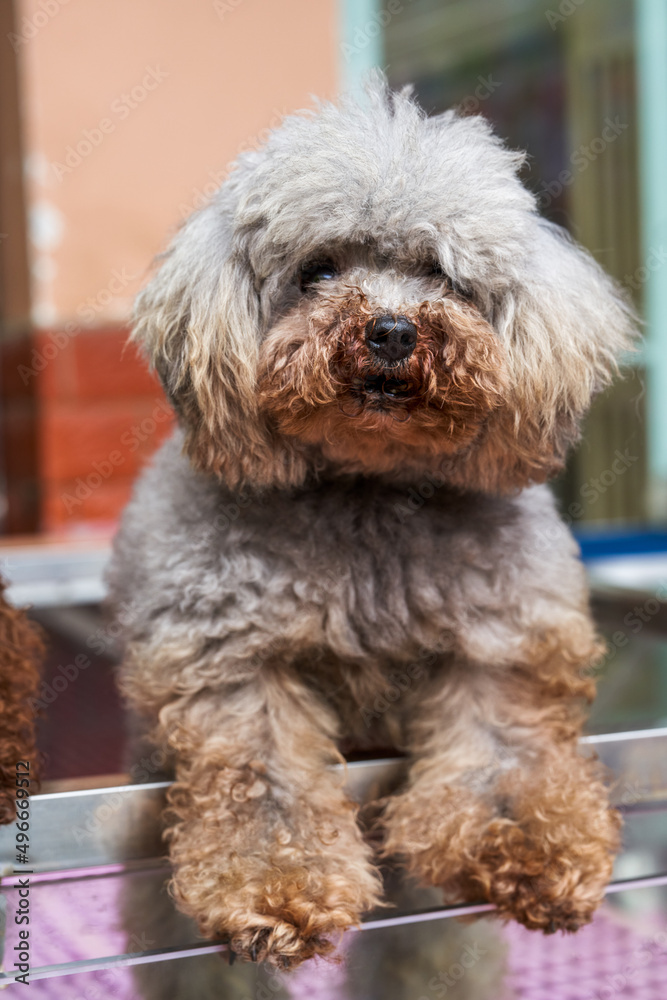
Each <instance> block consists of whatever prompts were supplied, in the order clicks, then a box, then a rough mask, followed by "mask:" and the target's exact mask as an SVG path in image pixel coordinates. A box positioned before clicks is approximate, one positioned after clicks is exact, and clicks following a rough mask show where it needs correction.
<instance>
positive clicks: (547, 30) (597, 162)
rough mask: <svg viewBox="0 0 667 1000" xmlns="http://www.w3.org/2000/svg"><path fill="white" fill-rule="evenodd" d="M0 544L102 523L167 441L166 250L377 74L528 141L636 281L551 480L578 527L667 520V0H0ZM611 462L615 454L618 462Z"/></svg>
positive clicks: (547, 191) (566, 213)
mask: <svg viewBox="0 0 667 1000" xmlns="http://www.w3.org/2000/svg"><path fill="white" fill-rule="evenodd" d="M0 10H1V11H2V14H1V17H2V23H1V24H0V43H1V44H2V81H1V84H2V89H1V101H2V106H1V115H0V122H1V124H0V156H1V174H0V310H1V316H2V360H3V384H2V416H3V438H2V452H1V459H0V463H1V464H0V474H1V477H2V497H3V500H2V505H3V506H2V528H3V531H4V532H5V533H8V534H16V533H21V534H25V533H33V532H41V533H44V532H46V533H58V534H60V535H62V534H65V535H68V536H81V535H82V534H90V533H92V532H97V533H99V532H102V533H108V532H109V530H110V529H111V527H112V526H113V524H114V522H115V520H116V518H117V516H118V513H119V511H120V510H121V509H122V507H123V505H124V503H125V502H126V501H127V499H128V496H129V492H130V488H131V484H132V481H133V479H134V477H135V476H136V474H137V471H138V470H139V468H140V466H141V465H142V463H143V462H144V461H145V460H146V458H147V456H148V455H149V454H150V453H151V452H152V451H153V450H154V448H155V447H156V446H157V445H158V444H159V442H160V440H161V439H162V438H163V437H164V435H165V434H166V433H167V432H168V428H169V424H170V418H169V415H168V411H167V409H166V408H165V404H164V403H163V399H162V395H161V392H160V389H159V388H158V386H157V384H156V383H155V382H154V381H153V380H152V379H151V378H150V377H149V376H148V375H147V374H146V371H145V367H144V365H143V364H142V363H141V361H139V360H138V359H137V358H136V356H135V354H134V351H133V350H132V349H129V350H127V351H125V352H123V345H124V344H125V340H126V337H127V332H128V315H129V311H130V308H131V303H132V298H133V296H134V294H135V293H136V291H137V289H138V288H139V287H140V285H141V284H142V281H143V280H145V277H146V274H147V269H148V267H149V264H150V261H151V259H152V257H153V255H154V254H155V253H156V252H157V251H158V250H159V249H160V248H161V247H163V246H164V244H165V242H166V240H167V238H168V236H169V234H170V233H172V232H173V231H174V230H175V229H176V227H177V226H178V225H179V223H180V222H181V221H182V220H183V219H184V218H185V217H186V216H187V215H188V214H189V213H190V212H191V211H193V209H195V208H196V207H197V206H199V205H201V204H202V203H203V202H204V201H205V200H206V199H207V198H208V197H210V195H211V194H212V192H213V191H214V190H215V188H216V187H217V186H218V185H219V183H220V182H221V180H222V179H223V178H224V177H225V176H226V174H227V172H228V170H229V167H230V164H231V162H232V161H233V159H234V157H235V156H236V154H237V153H238V152H239V151H240V150H242V149H244V148H248V147H250V146H252V145H254V144H256V143H257V142H261V139H262V136H263V135H265V134H266V131H267V130H268V129H270V128H272V127H274V126H275V125H276V124H278V123H279V121H280V119H281V118H282V116H283V115H285V114H286V113H289V112H292V111H294V110H297V109H299V108H302V107H306V106H309V105H311V104H312V95H317V96H319V97H325V98H334V97H335V96H336V94H337V93H338V92H339V91H340V90H341V89H342V88H352V89H354V88H356V87H358V86H359V82H360V79H361V78H362V77H363V74H364V73H365V72H366V71H367V70H368V69H369V68H370V67H372V66H382V67H384V69H385V70H386V72H387V74H388V76H389V79H390V81H391V83H392V84H393V85H395V86H400V85H402V84H405V83H412V84H413V85H414V86H415V89H416V92H417V94H418V95H419V98H420V99H421V101H422V103H423V105H424V107H425V108H426V109H427V111H428V112H430V113H433V112H438V111H441V110H443V109H444V108H446V107H449V106H450V105H452V104H460V105H462V107H463V108H464V109H465V110H466V111H468V112H469V113H480V114H483V115H485V116H487V117H488V118H489V119H490V120H491V121H492V122H493V123H494V125H495V127H496V128H497V130H498V132H499V133H500V135H502V136H503V137H504V138H505V139H507V141H508V142H509V143H510V144H511V145H513V146H517V147H521V148H525V149H527V150H528V152H529V154H530V162H529V169H528V171H527V172H526V181H527V183H528V184H529V185H530V186H531V187H532V189H533V190H534V191H535V192H536V194H537V195H538V198H539V202H540V206H541V208H542V211H543V212H544V213H545V214H546V215H547V216H549V217H550V218H552V219H554V220H555V221H557V222H559V223H561V224H562V225H565V226H567V228H568V229H569V230H570V231H571V232H572V233H573V234H574V235H575V236H576V237H577V239H579V240H580V241H581V242H582V243H583V244H584V245H585V246H587V247H588V248H589V249H590V250H591V251H592V252H593V254H594V255H595V256H596V257H597V259H598V260H599V261H600V262H601V263H602V264H603V265H604V266H605V267H606V268H607V270H609V271H610V272H611V273H612V274H613V275H614V276H615V277H616V278H617V279H618V280H619V281H620V282H621V283H622V284H623V285H624V286H625V287H626V288H627V289H628V290H629V292H630V293H631V295H632V296H633V298H634V299H635V301H636V303H637V305H638V307H639V308H640V310H641V312H642V314H643V315H644V316H645V318H646V320H647V334H648V337H647V343H646V347H645V349H644V351H643V352H641V353H640V354H638V355H636V356H635V357H633V358H632V359H629V365H628V371H627V375H626V378H625V379H624V380H623V381H619V382H618V383H617V384H616V385H615V386H614V387H613V389H611V390H610V391H609V392H608V393H607V394H606V395H605V396H603V397H602V398H600V399H599V400H598V401H597V404H596V405H595V407H594V409H593V412H592V413H591V415H590V418H589V420H588V423H587V425H586V430H585V435H584V440H583V443H582V445H581V447H580V448H579V449H578V450H577V452H576V453H575V454H574V455H573V456H572V459H571V462H570V465H569V468H568V470H567V473H566V475H565V476H563V477H562V481H561V482H560V483H559V484H558V492H559V495H560V498H561V501H562V503H563V510H564V512H565V513H566V516H568V517H569V518H571V519H572V521H573V522H574V526H575V528H579V529H582V530H584V531H586V530H588V529H591V528H595V529H598V530H599V529H602V528H605V529H612V528H613V529H614V530H615V533H616V535H618V534H619V533H623V532H627V530H628V529H629V528H632V529H637V528H642V527H643V528H646V527H647V526H649V525H650V526H653V527H655V526H659V525H662V524H664V522H665V520H666V519H667V442H665V435H666V434H667V283H666V282H665V275H666V274H667V231H666V227H667V221H666V220H667V211H666V208H665V204H666V201H667V188H666V186H665V184H664V176H665V173H666V172H667V149H666V146H667V135H666V133H667V127H666V123H665V104H666V103H667V68H666V63H667V45H666V42H665V37H664V28H665V25H664V22H665V4H664V2H663V0H465V2H463V0H449V2H447V0H318V3H316V4H312V3H307V2H306V0H280V2H279V3H272V2H269V0H197V2H194V3H193V2H185V0H180V2H179V0H95V2H94V3H93V2H91V0H14V2H12V0H1V2H0ZM619 453H620V457H619Z"/></svg>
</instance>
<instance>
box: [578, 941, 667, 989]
mask: <svg viewBox="0 0 667 1000" xmlns="http://www.w3.org/2000/svg"><path fill="white" fill-rule="evenodd" d="M666 952H667V933H666V932H665V931H664V930H661V931H657V932H656V933H655V934H653V935H651V937H650V938H648V939H647V940H644V941H643V942H642V943H641V944H640V945H638V946H637V947H636V948H635V949H634V950H633V952H632V954H631V955H630V956H629V958H628V960H626V961H625V962H624V965H623V969H622V971H621V970H619V971H618V972H614V973H610V974H609V975H607V976H605V982H604V985H603V986H600V987H598V988H597V989H596V990H595V992H594V993H587V995H586V998H585V1000H612V997H615V996H619V995H624V996H628V995H629V991H628V987H629V986H630V984H631V982H632V980H633V979H634V978H635V976H636V975H637V973H638V972H639V970H640V969H642V968H644V967H645V966H647V965H649V964H650V963H651V962H654V961H655V960H656V958H658V957H660V958H661V957H662V956H663V955H665V953H666ZM632 992H633V993H634V990H632Z"/></svg>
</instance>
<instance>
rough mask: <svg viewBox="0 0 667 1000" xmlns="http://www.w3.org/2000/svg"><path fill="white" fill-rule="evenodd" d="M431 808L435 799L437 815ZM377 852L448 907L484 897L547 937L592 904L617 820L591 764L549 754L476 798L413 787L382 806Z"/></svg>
mask: <svg viewBox="0 0 667 1000" xmlns="http://www.w3.org/2000/svg"><path fill="white" fill-rule="evenodd" d="M434 801H438V806H437V809H436V808H434ZM387 822H388V828H389V837H388V840H387V844H386V848H385V850H386V851H387V852H392V851H396V852H399V853H402V854H404V855H406V858H407V863H408V867H409V869H410V871H411V872H412V874H413V875H415V876H417V877H418V878H419V879H420V880H422V881H425V882H428V883H431V884H433V885H439V886H441V887H442V888H443V889H444V892H445V895H446V897H447V898H448V899H450V900H452V901H467V902H469V901H474V900H476V899H479V898H480V897H481V898H484V899H486V900H488V901H489V902H492V903H494V904H495V906H496V909H497V912H498V915H499V916H503V917H513V918H514V919H516V920H518V921H519V922H520V923H522V924H524V925H525V926H526V927H528V928H530V929H534V930H543V931H545V932H547V933H550V932H553V931H556V930H560V929H562V930H568V931H574V930H577V929H578V928H579V927H580V926H582V925H583V924H586V923H588V922H589V921H590V920H591V917H592V915H593V912H594V911H595V909H596V907H597V906H598V905H599V903H600V902H601V900H602V898H603V896H604V891H605V887H606V885H607V883H608V881H609V878H610V876H611V870H612V863H613V855H614V853H615V851H616V850H617V849H618V841H619V827H620V817H619V815H618V813H617V812H616V811H615V810H612V809H610V808H609V805H608V799H607V792H606V789H605V787H604V785H603V784H602V782H601V781H600V780H599V779H598V777H597V775H596V766H595V763H594V762H593V761H590V760H585V759H584V758H581V757H577V756H574V755H565V756H564V758H562V759H557V758H556V757H554V759H553V760H551V761H550V762H549V763H548V764H546V763H545V765H544V766H543V767H542V768H540V769H539V770H537V769H536V770H534V771H532V772H528V773H526V772H523V771H520V770H518V769H516V770H513V771H508V772H506V773H505V774H504V775H502V776H501V777H500V778H499V779H498V780H497V781H496V783H495V785H494V789H493V795H489V796H486V797H484V798H482V797H479V796H477V795H476V794H475V793H474V792H473V791H471V790H470V789H467V788H460V787H459V788H444V789H440V790H439V793H438V796H437V799H436V798H435V795H434V792H433V793H432V794H431V795H430V796H429V797H425V793H424V790H423V789H422V790H420V793H419V795H416V794H415V790H413V791H412V792H408V793H406V795H404V796H402V797H401V799H399V800H397V801H396V803H395V804H393V803H392V804H390V805H389V806H388V809H387Z"/></svg>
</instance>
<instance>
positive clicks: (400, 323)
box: [366, 316, 417, 361]
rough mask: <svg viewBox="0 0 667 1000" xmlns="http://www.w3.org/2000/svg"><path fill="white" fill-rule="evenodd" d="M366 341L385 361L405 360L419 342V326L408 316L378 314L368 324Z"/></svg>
mask: <svg viewBox="0 0 667 1000" xmlns="http://www.w3.org/2000/svg"><path fill="white" fill-rule="evenodd" d="M366 342H367V343H368V346H369V347H370V348H371V350H372V351H373V353H374V354H376V355H377V356H378V357H380V358H382V360H383V361H404V360H405V359H406V358H409V357H410V355H411V354H412V352H413V351H414V349H415V344H416V343H417V327H416V326H415V325H414V323H411V322H410V320H409V319H408V318H407V317H406V316H377V317H376V318H375V319H372V320H370V321H369V322H368V323H367V324H366Z"/></svg>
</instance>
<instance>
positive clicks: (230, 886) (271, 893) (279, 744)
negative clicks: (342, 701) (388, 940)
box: [160, 670, 380, 968]
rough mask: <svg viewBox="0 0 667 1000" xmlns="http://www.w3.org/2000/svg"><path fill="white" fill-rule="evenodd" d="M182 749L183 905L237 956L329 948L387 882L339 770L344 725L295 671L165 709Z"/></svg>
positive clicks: (179, 875)
mask: <svg viewBox="0 0 667 1000" xmlns="http://www.w3.org/2000/svg"><path fill="white" fill-rule="evenodd" d="M160 721H161V726H162V730H163V733H164V738H165V740H166V741H168V742H169V743H170V745H171V746H172V748H173V749H174V750H175V751H176V754H177V765H176V782H175V784H174V786H173V788H172V790H171V791H170V794H169V805H170V811H171V814H172V818H173V824H172V825H171V827H170V829H169V831H168V838H169V840H170V844H171V859H172V862H173V865H174V876H173V882H172V889H173V893H174V896H175V898H176V900H177V902H178V904H179V906H180V907H181V908H182V909H183V910H184V911H185V912H186V913H188V914H190V915H191V916H192V917H194V918H195V919H196V920H197V922H198V924H199V927H200V929H201V931H202V933H203V934H204V935H206V936H207V937H213V936H224V937H227V938H228V939H229V941H230V946H231V948H233V950H234V952H235V953H236V954H237V955H239V956H241V957H243V958H246V959H259V960H264V961H268V962H271V963H273V964H274V965H277V966H279V967H281V968H291V967H294V966H296V965H298V964H299V963H300V962H302V961H303V960H304V959H307V958H310V957H311V956H312V955H315V954H319V955H325V954H328V953H329V952H331V951H332V950H333V948H334V947H335V940H333V939H335V938H336V937H337V936H339V935H340V933H341V932H342V931H344V930H346V929H347V928H349V927H350V926H352V925H354V924H356V923H357V922H358V921H359V918H360V916H361V915H362V913H363V912H364V911H365V910H367V909H370V908H371V907H373V906H374V905H375V903H376V902H377V897H378V892H379V888H380V886H379V880H378V878H377V875H376V873H375V871H374V869H373V868H372V866H371V861H370V852H369V849H368V848H367V846H366V845H365V844H364V841H363V839H362V836H361V833H360V831H359V829H358V827H357V824H356V808H355V806H354V805H353V804H352V803H351V802H350V801H349V800H348V799H347V798H346V796H345V794H344V791H343V789H342V787H341V778H340V776H339V775H337V774H336V773H335V772H334V771H332V769H331V767H330V766H329V765H331V764H332V763H334V762H335V761H336V760H337V759H339V756H338V754H337V751H336V747H335V743H334V736H335V728H336V720H335V718H334V717H333V715H332V713H331V712H330V711H329V710H328V709H327V708H326V706H325V705H323V704H322V703H321V702H320V701H319V700H317V699H316V698H315V697H314V696H313V695H312V693H310V692H309V691H308V690H307V689H306V688H305V687H304V686H302V685H301V684H300V683H299V681H298V679H297V678H295V677H294V675H293V674H291V673H288V672H286V671H285V672H279V671H277V670H276V671H272V672H270V673H269V672H268V671H267V672H266V673H265V674H264V675H259V676H257V677H256V678H255V679H254V680H253V682H252V684H247V685H238V686H236V687H230V688H227V689H225V690H220V691H212V690H210V689H207V690H205V691H204V692H202V693H200V694H199V695H197V696H195V697H192V698H189V699H183V700H182V701H177V702H172V703H171V704H169V705H167V706H166V707H165V708H163V710H162V712H161V713H160Z"/></svg>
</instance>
